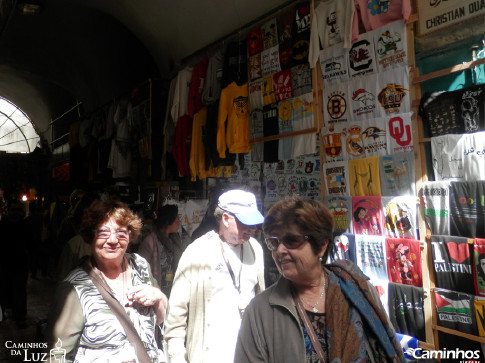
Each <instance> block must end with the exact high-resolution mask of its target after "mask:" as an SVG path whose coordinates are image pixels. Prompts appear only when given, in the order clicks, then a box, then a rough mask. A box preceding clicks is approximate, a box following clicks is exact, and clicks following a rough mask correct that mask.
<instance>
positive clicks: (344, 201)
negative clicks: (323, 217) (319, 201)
mask: <svg viewBox="0 0 485 363" xmlns="http://www.w3.org/2000/svg"><path fill="white" fill-rule="evenodd" d="M325 205H326V206H327V208H328V209H329V210H330V212H331V213H332V214H333V220H334V222H335V226H334V230H335V232H338V233H344V232H347V233H351V232H352V197H349V196H330V195H326V196H325ZM353 261H354V260H353ZM354 262H355V261H354Z"/></svg>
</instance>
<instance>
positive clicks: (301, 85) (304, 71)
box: [291, 63, 312, 97]
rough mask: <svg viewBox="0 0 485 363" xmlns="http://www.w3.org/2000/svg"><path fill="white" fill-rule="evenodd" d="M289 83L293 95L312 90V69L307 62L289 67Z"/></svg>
mask: <svg viewBox="0 0 485 363" xmlns="http://www.w3.org/2000/svg"><path fill="white" fill-rule="evenodd" d="M291 83H292V84H293V95H294V96H295V97H296V96H301V95H304V94H307V93H310V92H312V70H311V68H310V66H309V64H308V63H304V64H299V65H296V66H294V67H291Z"/></svg>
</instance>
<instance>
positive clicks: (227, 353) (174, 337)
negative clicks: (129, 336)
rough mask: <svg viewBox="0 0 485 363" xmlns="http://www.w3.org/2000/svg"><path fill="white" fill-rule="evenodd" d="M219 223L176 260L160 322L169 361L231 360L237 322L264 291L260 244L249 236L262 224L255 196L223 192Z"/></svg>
mask: <svg viewBox="0 0 485 363" xmlns="http://www.w3.org/2000/svg"><path fill="white" fill-rule="evenodd" d="M214 215H215V218H216V220H217V221H218V223H219V225H218V228H217V230H212V231H209V232H207V233H206V234H204V235H203V236H202V237H200V238H198V239H197V240H195V241H194V242H192V243H191V244H190V245H189V246H188V247H187V249H186V250H185V252H184V253H183V254H182V257H181V259H180V261H179V265H178V268H177V272H176V273H175V279H174V284H173V286H172V292H171V295H170V299H169V303H168V308H167V315H166V318H165V334H164V339H165V341H166V343H167V349H166V353H167V358H168V362H169V363H179V362H199V363H204V362H206V363H212V362H218V363H226V362H231V363H232V362H233V359H234V348H235V344H236V339H237V334H238V331H239V326H240V323H241V318H242V316H243V314H244V310H245V309H246V306H247V305H248V303H249V301H251V299H252V298H253V297H254V296H255V295H256V294H258V293H260V292H261V291H263V290H264V264H263V250H262V247H261V245H260V244H259V243H258V241H256V240H255V239H254V238H253V237H251V235H252V233H253V232H254V231H255V230H256V229H257V228H258V226H259V225H260V224H261V223H263V221H264V218H263V216H262V214H261V213H260V212H259V211H258V208H257V205H256V198H255V196H254V194H252V193H250V192H247V191H243V190H230V191H227V192H225V193H223V194H222V195H221V196H220V197H219V199H218V204H217V207H216V209H215V212H214Z"/></svg>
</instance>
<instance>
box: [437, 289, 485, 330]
mask: <svg viewBox="0 0 485 363" xmlns="http://www.w3.org/2000/svg"><path fill="white" fill-rule="evenodd" d="M434 296H435V302H436V317H437V319H438V325H439V326H442V327H444V328H449V329H454V330H458V331H460V332H462V333H467V334H472V335H478V329H477V323H476V319H475V308H474V304H473V300H474V297H473V295H470V294H467V293H463V292H458V291H452V290H449V289H442V288H435V289H434Z"/></svg>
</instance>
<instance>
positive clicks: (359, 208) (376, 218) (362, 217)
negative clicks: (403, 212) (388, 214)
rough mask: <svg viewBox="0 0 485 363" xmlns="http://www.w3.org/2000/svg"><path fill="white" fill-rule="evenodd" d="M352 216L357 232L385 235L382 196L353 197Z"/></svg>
mask: <svg viewBox="0 0 485 363" xmlns="http://www.w3.org/2000/svg"><path fill="white" fill-rule="evenodd" d="M352 217H353V218H352V225H353V229H354V233H355V234H364V235H376V236H382V235H383V223H384V222H383V216H382V206H381V197H377V196H367V197H352Z"/></svg>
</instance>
